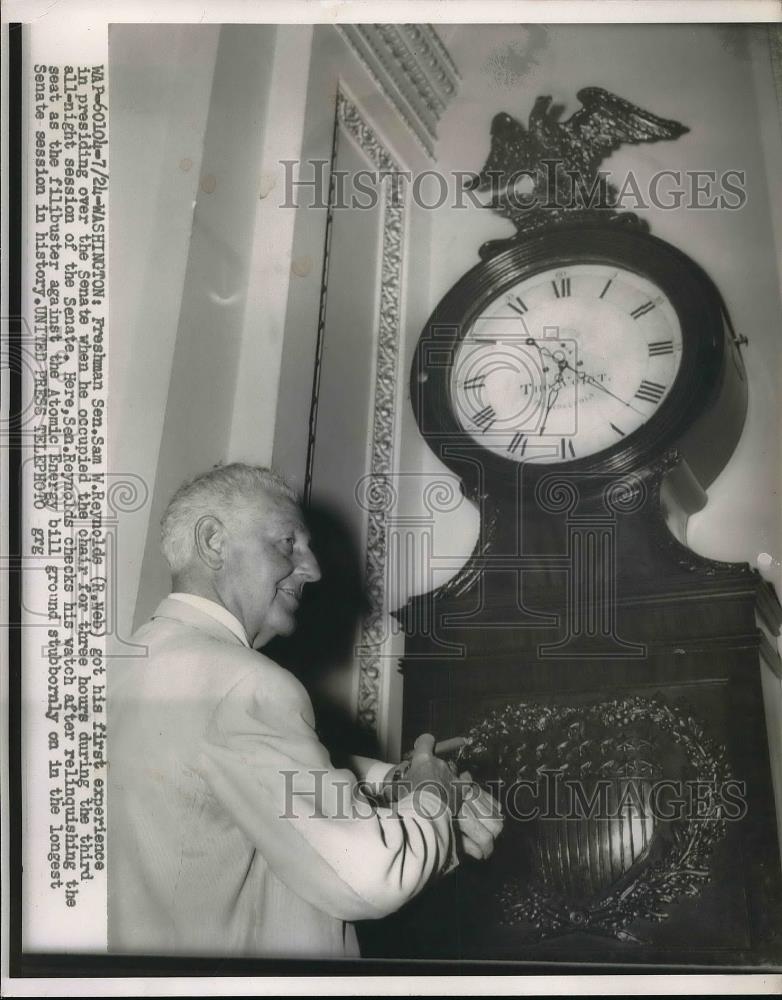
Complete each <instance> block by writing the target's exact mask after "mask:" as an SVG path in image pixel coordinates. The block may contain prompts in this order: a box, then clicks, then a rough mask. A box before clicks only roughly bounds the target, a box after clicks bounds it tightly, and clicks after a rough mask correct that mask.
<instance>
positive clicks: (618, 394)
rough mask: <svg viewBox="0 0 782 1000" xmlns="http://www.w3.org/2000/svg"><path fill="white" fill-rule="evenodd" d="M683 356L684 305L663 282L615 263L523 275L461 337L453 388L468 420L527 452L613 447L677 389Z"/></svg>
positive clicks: (503, 451)
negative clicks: (677, 305)
mask: <svg viewBox="0 0 782 1000" xmlns="http://www.w3.org/2000/svg"><path fill="white" fill-rule="evenodd" d="M681 360H682V331H681V325H680V323H679V319H678V317H677V314H676V311H675V310H674V308H673V306H672V305H671V303H670V301H669V300H668V298H667V297H666V296H665V294H663V292H662V291H661V289H660V288H658V287H657V286H656V285H655V284H654V283H653V282H651V281H649V280H648V279H646V278H643V277H641V276H639V275H637V274H635V273H634V272H633V271H630V270H625V269H623V268H621V267H617V266H616V265H610V264H602V263H601V264H590V263H583V264H572V265H570V266H568V267H567V268H551V269H548V270H543V271H539V272H537V273H536V274H534V275H532V276H530V277H526V278H524V279H522V280H520V281H518V282H517V283H516V284H515V285H512V286H511V287H509V288H506V289H505V291H504V292H503V293H502V294H501V295H499V296H497V297H496V298H494V299H493V300H492V301H491V302H490V303H489V304H488V305H487V306H486V307H485V308H484V309H483V311H482V312H481V313H480V315H479V316H478V317H477V318H476V319H475V320H474V321H473V323H472V325H471V326H470V328H469V329H468V330H467V332H466V334H465V336H464V337H463V339H462V340H461V341H460V342H459V344H458V347H457V350H456V353H455V357H454V363H453V366H452V369H451V376H450V387H449V391H450V398H451V405H452V407H453V412H454V414H455V416H456V419H457V421H458V423H459V425H460V427H461V428H462V429H463V430H464V431H465V432H466V433H467V434H469V435H470V437H471V438H472V439H473V440H474V441H475V442H476V443H478V444H480V445H481V446H482V447H484V448H486V449H488V450H489V451H491V452H494V453H495V454H497V455H498V456H501V457H503V458H505V459H510V460H513V461H515V462H533V463H550V462H569V461H575V460H577V459H581V458H585V457H587V456H590V455H595V454H597V453H598V452H601V451H604V450H606V449H608V448H610V447H611V446H612V445H615V444H617V443H618V442H620V441H621V440H622V439H624V438H626V437H628V436H629V435H630V434H632V433H633V432H634V431H636V430H638V429H639V428H640V427H641V426H642V425H644V424H645V423H646V422H647V421H648V420H649V419H650V418H651V417H652V416H653V414H654V413H655V412H656V411H657V410H658V408H659V407H660V406H661V405H662V404H663V402H664V401H665V399H666V397H667V396H668V394H669V392H670V390H671V388H672V386H673V383H674V381H675V379H676V375H677V372H678V371H679V367H680V365H681Z"/></svg>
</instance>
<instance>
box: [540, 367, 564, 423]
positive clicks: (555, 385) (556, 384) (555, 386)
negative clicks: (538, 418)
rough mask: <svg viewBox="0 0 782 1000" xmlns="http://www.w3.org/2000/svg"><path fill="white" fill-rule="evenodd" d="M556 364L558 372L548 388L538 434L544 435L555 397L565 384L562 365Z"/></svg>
mask: <svg viewBox="0 0 782 1000" xmlns="http://www.w3.org/2000/svg"><path fill="white" fill-rule="evenodd" d="M557 364H558V365H559V371H558V372H557V377H556V378H555V379H554V381H553V382H552V383H551V386H550V388H549V392H548V398H547V400H546V412H545V413H544V414H543V423H542V424H541V426H540V430H539V431H538V434H544V433H545V431H546V422H547V421H548V415H549V413H551V408H552V407H553V405H554V403H556V401H557V396H559V390H560V389H561V388H562V386H563V385H564V384H565V380H564V379H563V377H562V365H561V364H560V363H559V362H557Z"/></svg>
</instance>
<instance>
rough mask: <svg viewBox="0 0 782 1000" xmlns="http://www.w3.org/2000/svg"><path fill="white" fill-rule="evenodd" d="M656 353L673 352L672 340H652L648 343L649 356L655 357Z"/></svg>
mask: <svg viewBox="0 0 782 1000" xmlns="http://www.w3.org/2000/svg"><path fill="white" fill-rule="evenodd" d="M658 354H673V341H672V340H653V341H652V342H651V344H649V357H650V358H654V357H657V355H658Z"/></svg>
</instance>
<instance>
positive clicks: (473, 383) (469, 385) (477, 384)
mask: <svg viewBox="0 0 782 1000" xmlns="http://www.w3.org/2000/svg"><path fill="white" fill-rule="evenodd" d="M462 385H463V386H464V388H465V389H482V388H483V387H484V386H485V385H486V376H485V375H476V377H475V378H468V379H465V381H464V382H462Z"/></svg>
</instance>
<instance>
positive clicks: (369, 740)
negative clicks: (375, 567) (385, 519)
mask: <svg viewBox="0 0 782 1000" xmlns="http://www.w3.org/2000/svg"><path fill="white" fill-rule="evenodd" d="M307 522H308V525H309V529H310V532H311V534H312V542H311V546H312V550H313V552H314V553H315V555H316V557H317V559H318V562H319V563H320V569H321V574H322V576H321V578H320V580H319V581H318V582H317V583H310V584H308V585H307V586H306V587H305V588H304V592H303V597H302V603H301V606H300V608H299V612H298V615H297V619H298V628H297V629H296V632H295V633H294V634H293V635H291V636H285V637H279V638H277V639H274V640H272V642H270V643H269V644H268V645H267V646H265V647H264V649H263V652H264V653H265V654H266V655H267V656H270V657H271V658H272V659H273V660H275V661H276V662H277V663H279V664H280V665H281V666H284V667H286V668H287V669H288V670H290V671H291V673H293V674H295V676H296V677H298V678H299V680H300V681H301V682H302V684H304V686H305V687H306V688H307V690H308V691H309V693H310V696H311V697H312V702H313V706H314V708H315V718H316V722H317V728H318V735H319V736H320V738H321V740H322V742H323V744H324V745H325V746H326V747H327V748H328V749H329V751H330V752H331V755H332V759H333V761H334V763H335V764H336V765H337V766H344V760H345V757H346V755H347V754H351V753H357V754H364V755H366V756H370V757H372V756H377V755H378V752H379V751H378V745H377V739H376V737H375V736H374V734H372V733H368V732H366V731H364V730H362V729H361V728H360V727H359V726H358V725H357V723H356V721H355V719H353V718H352V717H351V715H350V711H349V709H348V707H347V706H346V704H345V698H344V697H342V698H340V697H339V696H338V695H337V693H336V691H337V690H339V691H342V692H344V691H347V692H350V691H352V688H353V681H352V669H353V663H354V646H355V643H356V637H357V633H358V626H359V623H360V621H361V619H362V618H363V617H364V615H366V613H367V612H368V611H369V600H368V597H367V594H366V590H365V586H364V572H363V569H364V567H363V561H362V558H361V553H360V551H359V549H358V547H357V545H356V542H355V539H354V537H353V534H352V533H351V531H350V529H349V527H348V524H347V522H346V521H345V520H344V519H343V518H342V517H341V516H340V515H339V513H338V512H337V511H336V510H335V509H334V508H330V507H328V506H325V505H320V504H317V503H315V504H313V505H312V506H310V507H309V508H308V510H307Z"/></svg>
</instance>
